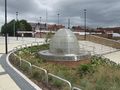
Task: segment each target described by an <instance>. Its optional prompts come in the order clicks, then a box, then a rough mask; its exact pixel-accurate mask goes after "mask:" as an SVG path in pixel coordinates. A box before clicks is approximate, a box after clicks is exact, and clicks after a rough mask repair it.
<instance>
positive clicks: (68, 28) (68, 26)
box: [68, 18, 70, 29]
mask: <svg viewBox="0 0 120 90" xmlns="http://www.w3.org/2000/svg"><path fill="white" fill-rule="evenodd" d="M68 29H70V18H68Z"/></svg>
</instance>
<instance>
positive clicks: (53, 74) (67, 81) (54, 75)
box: [48, 73, 72, 90]
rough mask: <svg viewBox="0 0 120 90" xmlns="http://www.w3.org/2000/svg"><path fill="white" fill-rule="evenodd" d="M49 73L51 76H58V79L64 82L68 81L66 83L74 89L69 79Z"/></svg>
mask: <svg viewBox="0 0 120 90" xmlns="http://www.w3.org/2000/svg"><path fill="white" fill-rule="evenodd" d="M48 75H50V76H52V77H55V78H57V79H60V80H62V81H63V82H66V83H67V84H68V85H69V87H70V90H72V85H71V83H70V82H69V81H68V80H65V79H63V78H61V77H58V76H56V75H54V74H52V73H48Z"/></svg>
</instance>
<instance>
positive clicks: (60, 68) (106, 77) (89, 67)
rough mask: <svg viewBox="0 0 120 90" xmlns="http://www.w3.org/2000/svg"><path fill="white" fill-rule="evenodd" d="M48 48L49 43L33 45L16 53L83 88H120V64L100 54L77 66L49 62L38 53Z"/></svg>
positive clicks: (86, 89)
mask: <svg viewBox="0 0 120 90" xmlns="http://www.w3.org/2000/svg"><path fill="white" fill-rule="evenodd" d="M48 48H49V45H48V44H46V45H40V46H33V47H29V48H24V49H21V50H19V51H17V52H16V53H17V55H19V56H20V57H22V59H24V60H27V61H29V62H31V63H32V64H34V65H36V66H39V67H42V68H44V69H46V70H47V71H48V72H50V73H52V74H55V75H58V76H60V77H62V78H64V79H66V80H68V81H70V82H71V83H72V85H73V86H76V87H79V88H81V89H82V90H120V66H119V65H117V64H115V63H113V62H111V61H109V60H108V59H103V58H101V57H99V56H92V57H91V62H90V63H89V64H82V65H78V66H76V67H68V66H65V65H61V64H60V65H59V64H55V63H49V62H47V61H46V60H43V59H42V58H41V57H39V55H38V51H40V50H45V49H48ZM56 85H57V82H56ZM58 86H59V83H58Z"/></svg>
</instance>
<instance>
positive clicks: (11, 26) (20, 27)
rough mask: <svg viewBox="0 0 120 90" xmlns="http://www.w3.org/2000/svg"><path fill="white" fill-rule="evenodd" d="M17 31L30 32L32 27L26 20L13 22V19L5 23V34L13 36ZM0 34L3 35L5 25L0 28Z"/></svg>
mask: <svg viewBox="0 0 120 90" xmlns="http://www.w3.org/2000/svg"><path fill="white" fill-rule="evenodd" d="M14 30H15V33H17V31H31V30H32V27H31V25H30V24H29V23H28V22H27V21H26V20H20V21H18V20H17V21H15V20H14V19H13V20H11V21H10V22H8V23H7V28H6V32H7V33H8V35H9V36H13V35H14ZM1 34H5V25H3V26H2V27H1Z"/></svg>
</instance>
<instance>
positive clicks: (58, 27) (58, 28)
mask: <svg viewBox="0 0 120 90" xmlns="http://www.w3.org/2000/svg"><path fill="white" fill-rule="evenodd" d="M57 15H58V29H59V15H60V14H59V13H58V14H57Z"/></svg>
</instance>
